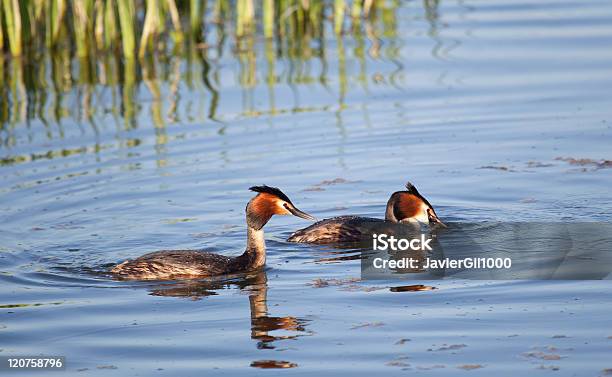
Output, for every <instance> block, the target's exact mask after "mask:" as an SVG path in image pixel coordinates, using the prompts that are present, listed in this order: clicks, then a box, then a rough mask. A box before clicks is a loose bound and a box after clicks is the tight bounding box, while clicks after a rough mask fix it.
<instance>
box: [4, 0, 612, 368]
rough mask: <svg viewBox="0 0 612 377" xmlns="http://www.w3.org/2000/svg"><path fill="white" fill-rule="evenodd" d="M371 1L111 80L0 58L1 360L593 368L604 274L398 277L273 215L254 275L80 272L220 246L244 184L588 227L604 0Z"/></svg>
mask: <svg viewBox="0 0 612 377" xmlns="http://www.w3.org/2000/svg"><path fill="white" fill-rule="evenodd" d="M393 12H394V13H393V15H394V17H393V21H394V22H392V23H384V24H382V23H378V24H376V25H374V26H373V27H372V28H370V30H369V32H368V33H367V34H366V35H364V37H363V38H359V37H354V36H350V35H347V36H345V37H344V38H336V36H335V35H334V34H333V33H331V32H329V31H327V32H326V34H325V37H324V38H323V39H322V40H319V41H312V43H310V44H309V45H308V48H299V49H297V51H293V52H292V51H280V50H279V49H277V48H275V47H274V46H272V45H270V44H266V43H265V42H263V41H259V40H258V41H254V42H253V44H252V46H253V48H254V49H255V50H254V52H252V53H250V52H248V49H247V51H246V52H245V50H244V49H245V48H248V47H249V46H246V47H245V46H242V47H241V46H237V45H236V44H235V43H234V41H233V40H231V39H228V40H226V41H225V42H223V43H222V44H220V47H218V48H214V49H212V48H211V49H210V50H208V51H207V52H206V54H204V55H206V56H205V57H204V58H202V54H196V55H197V56H195V57H194V58H193V59H178V58H171V59H169V60H167V61H166V60H163V61H162V60H160V61H154V62H151V65H150V66H149V67H148V68H147V67H145V68H143V69H142V70H141V71H140V73H139V79H138V80H136V81H135V82H131V83H129V82H128V83H126V82H125V80H124V81H121V77H119V78H116V77H114V76H113V74H112V72H115V71H112V70H111V71H106V68H107V67H105V62H104V59H101V60H100V61H96V62H94V66H95V67H96V69H95V71H96V75H97V76H96V77H95V79H92V80H89V79H88V77H89V76H87V75H88V74H86V73H83V72H84V69H83V65H82V64H80V63H82V62H79V61H78V60H73V61H71V62H70V64H69V66H68V68H66V67H64V69H67V71H66V72H68V74H66V72H64V73H62V74H58V69H59V68H58V67H57V66H56V65H57V64H55V65H54V63H53V62H52V61H51V59H47V60H44V61H45V63H44V64H41V65H40V66H31V65H27V64H25V63H24V66H22V67H21V68H16V65H17V64H16V63H15V62H13V63H11V62H9V61H4V63H3V70H4V71H3V75H4V77H5V84H4V87H3V88H2V96H3V97H4V100H3V101H2V103H3V106H2V112H1V114H2V119H3V122H4V123H3V125H2V129H1V130H0V161H1V165H0V183H1V184H0V198H1V201H0V224H1V225H0V237H1V240H0V280H1V281H2V285H1V286H0V355H31V354H46V355H65V356H66V357H67V362H68V370H69V371H70V372H71V373H72V374H76V371H81V372H82V374H83V375H100V376H105V375H110V374H111V373H117V372H120V373H121V374H123V375H168V376H172V375H176V373H177V371H178V372H181V373H182V375H203V374H204V375H254V374H255V375H260V374H261V375H267V374H271V373H280V372H279V371H278V370H277V369H266V368H263V367H279V366H285V367H293V368H291V369H287V370H284V371H282V373H284V374H287V375H293V374H302V375H312V374H313V373H323V372H326V373H332V372H333V373H339V371H343V372H344V373H346V374H349V373H350V374H351V375H364V376H365V375H372V373H378V372H381V373H391V374H400V373H410V371H412V372H413V373H417V374H422V375H427V376H435V375H454V374H456V373H466V374H470V375H500V376H501V375H504V376H505V375H508V376H510V375H512V376H514V375H517V373H518V374H521V375H527V374H528V375H530V376H539V375H542V376H548V375H552V374H553V373H554V375H558V376H561V375H563V376H598V375H601V374H604V373H605V372H604V370H605V369H606V368H612V363H611V362H610V359H609V356H610V354H611V351H612V321H611V320H610V309H611V300H612V293H611V292H612V290H611V288H612V287H611V285H610V282H609V281H584V282H558V281H557V282H555V281H548V282H546V281H545V282H542V281H515V282H487V281H478V282H477V281H468V282H466V281H461V280H448V281H435V282H421V283H423V284H427V285H428V286H433V287H435V288H436V289H434V290H430V289H429V288H428V287H421V288H420V289H421V290H418V289H419V287H417V288H416V289H417V291H412V290H406V291H402V289H399V291H402V292H397V291H398V289H396V288H394V289H391V288H392V287H396V286H398V285H401V282H399V283H398V281H388V282H387V281H368V282H362V281H359V276H360V270H359V260H356V259H354V258H351V256H354V255H355V254H354V253H350V252H346V251H345V252H340V251H337V250H333V249H329V248H323V247H317V246H307V245H293V244H289V243H286V242H284V239H285V238H286V237H287V236H288V235H289V234H290V233H291V232H292V231H293V230H295V229H297V228H299V227H303V226H306V225H307V224H308V223H307V222H305V221H303V220H301V219H297V218H274V219H273V220H272V221H271V223H270V224H269V225H268V226H267V227H266V234H267V240H268V266H267V270H266V271H265V272H264V273H261V274H256V275H254V276H248V277H238V278H236V279H233V280H230V281H222V282H215V283H202V282H201V283H197V282H176V283H166V284H155V283H129V282H116V281H113V280H111V279H110V278H108V277H107V276H106V275H104V274H103V273H101V272H103V271H104V270H105V269H106V268H107V267H108V266H109V265H111V264H113V263H117V262H119V261H121V260H124V259H125V258H131V257H135V256H138V255H141V254H143V253H145V252H148V251H153V250H157V249H163V248H206V249H207V250H212V251H216V252H221V253H224V254H227V255H236V254H238V253H241V252H242V250H243V246H244V244H243V242H244V236H245V234H244V233H245V231H244V227H245V226H244V206H245V204H246V202H247V201H248V200H249V198H250V197H251V193H249V192H248V191H247V188H248V187H249V186H251V185H254V184H261V183H265V184H269V185H274V186H279V187H281V188H282V189H283V190H284V191H285V192H286V193H287V194H288V195H289V197H290V198H291V199H292V200H293V201H294V202H295V203H296V205H298V206H299V207H300V208H301V209H303V210H305V211H308V212H310V213H312V214H314V215H316V216H317V217H319V218H325V217H329V216H333V215H338V214H351V213H356V214H364V215H369V216H376V217H382V216H383V211H384V204H385V202H386V200H387V198H388V195H389V193H391V192H393V191H396V190H400V189H401V188H402V187H403V184H404V182H405V181H406V180H408V179H410V180H411V181H413V182H414V183H415V184H416V185H417V187H418V188H419V189H420V191H421V192H422V193H424V194H425V195H426V196H427V197H428V198H429V200H430V201H431V202H432V203H433V204H434V205H435V206H436V209H437V212H438V214H439V215H440V216H441V217H442V219H444V220H446V221H482V220H495V221H543V220H554V221H559V220H565V221H572V220H576V221H610V220H611V219H612V213H611V208H612V197H611V195H610V187H612V174H611V172H612V171H611V170H610V169H609V168H610V163H609V162H606V161H605V160H610V159H612V152H611V149H610V146H611V144H612V143H611V142H612V129H611V125H612V91H611V89H610V88H612V49H611V48H610V47H611V46H612V3H610V2H607V1H556V0H555V1H537V2H532V3H531V4H530V3H528V2H516V1H442V2H440V3H439V4H437V5H436V3H435V2H433V1H431V2H426V4H422V3H420V2H406V3H401V5H400V7H399V8H397V9H394V10H393ZM214 38H215V36H211V39H214ZM122 69H123V68H122ZM109 72H110V73H109ZM117 72H119V76H121V72H122V71H121V70H118V71H117ZM89 75H91V73H89ZM58 76H59V78H58ZM115 80H118V81H115ZM116 82H119V83H121V84H120V85H115V84H114V83H116ZM33 83H34V84H33ZM41 83H47V85H46V86H45V85H42V84H41ZM33 86H35V87H36V88H38V89H36V90H34V89H32V87H33ZM339 257H341V258H339ZM412 283H414V282H409V284H412ZM417 283H418V282H417ZM270 360H272V361H274V362H272V361H270ZM464 370H465V371H464ZM405 371H408V372H405ZM49 374H50V375H51V373H49ZM22 375H27V374H26V373H22ZM38 375H40V374H38Z"/></svg>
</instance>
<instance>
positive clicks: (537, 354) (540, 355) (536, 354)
mask: <svg viewBox="0 0 612 377" xmlns="http://www.w3.org/2000/svg"><path fill="white" fill-rule="evenodd" d="M521 355H523V356H524V357H527V358H532V359H541V360H561V355H557V354H555V353H545V352H542V351H531V352H523V353H522V354H521Z"/></svg>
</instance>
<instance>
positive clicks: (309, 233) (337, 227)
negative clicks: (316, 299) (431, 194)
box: [287, 182, 446, 244]
mask: <svg viewBox="0 0 612 377" xmlns="http://www.w3.org/2000/svg"><path fill="white" fill-rule="evenodd" d="M397 223H430V224H438V225H440V226H443V227H445V226H446V225H444V223H442V221H440V219H439V218H438V215H437V214H436V211H435V210H434V209H433V207H432V205H431V204H429V202H428V201H427V199H425V198H424V197H423V195H421V194H420V193H419V192H418V191H417V189H416V187H414V185H413V184H412V183H410V182H408V183H406V190H405V191H397V192H394V193H393V194H392V195H391V197H390V198H389V201H387V209H386V211H385V220H381V219H376V218H372V217H359V216H339V217H333V218H331V219H325V220H321V221H319V222H317V223H314V224H312V225H311V226H309V227H307V228H304V229H300V230H298V231H296V232H295V233H293V234H292V235H291V236H289V238H288V239H287V241H289V242H303V243H317V244H326V243H343V242H359V241H364V240H366V239H368V237H369V236H370V235H371V234H373V233H376V232H378V233H382V232H384V231H385V229H387V230H389V231H391V232H392V231H393V229H394V227H393V226H391V225H394V224H397ZM387 225H389V226H387ZM396 229H397V228H396Z"/></svg>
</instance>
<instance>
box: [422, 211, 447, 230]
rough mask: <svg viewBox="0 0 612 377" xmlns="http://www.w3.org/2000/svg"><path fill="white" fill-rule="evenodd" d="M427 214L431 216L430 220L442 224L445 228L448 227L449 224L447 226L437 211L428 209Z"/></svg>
mask: <svg viewBox="0 0 612 377" xmlns="http://www.w3.org/2000/svg"><path fill="white" fill-rule="evenodd" d="M427 215H428V217H429V222H430V223H432V224H435V225H438V226H441V227H443V228H448V226H446V224H444V223H443V222H442V220H440V218H439V217H438V215H436V213H435V212H433V211H431V210H428V211H427Z"/></svg>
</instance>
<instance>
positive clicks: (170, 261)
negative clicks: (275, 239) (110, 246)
mask: <svg viewBox="0 0 612 377" xmlns="http://www.w3.org/2000/svg"><path fill="white" fill-rule="evenodd" d="M251 190H253V191H255V192H258V195H257V196H255V197H254V198H253V199H251V201H249V204H248V205H247V208H246V220H247V247H246V250H245V251H244V253H242V255H240V256H237V257H228V256H224V255H220V254H214V253H209V252H206V251H202V250H161V251H156V252H153V253H149V254H145V255H143V256H140V257H138V258H136V259H133V260H128V261H125V262H123V263H120V264H118V265H116V266H115V267H113V268H112V269H111V273H112V274H113V275H114V276H115V277H116V278H119V279H124V280H169V279H180V278H204V277H211V276H220V275H229V274H234V273H239V272H246V271H254V270H257V269H260V268H262V267H263V266H264V265H265V263H266V244H265V239H264V232H263V227H264V225H266V223H267V222H268V221H269V220H270V218H271V217H272V216H273V215H286V214H292V215H295V216H298V217H302V218H306V219H311V220H314V218H313V217H312V216H310V215H308V214H306V213H304V212H302V211H300V210H299V209H297V208H296V207H295V206H294V205H293V204H292V203H291V201H290V200H289V198H288V197H287V196H286V195H285V194H283V193H282V192H281V191H280V190H279V189H277V188H274V187H268V186H255V187H251Z"/></svg>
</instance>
